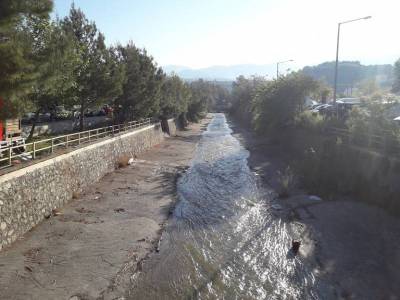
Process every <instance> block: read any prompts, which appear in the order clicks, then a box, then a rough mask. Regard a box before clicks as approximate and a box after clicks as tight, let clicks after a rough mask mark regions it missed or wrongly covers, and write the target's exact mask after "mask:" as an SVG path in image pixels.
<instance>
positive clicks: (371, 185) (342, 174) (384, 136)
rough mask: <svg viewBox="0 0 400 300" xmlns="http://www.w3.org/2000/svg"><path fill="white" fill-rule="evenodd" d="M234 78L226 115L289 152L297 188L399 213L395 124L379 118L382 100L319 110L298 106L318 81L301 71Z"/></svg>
mask: <svg viewBox="0 0 400 300" xmlns="http://www.w3.org/2000/svg"><path fill="white" fill-rule="evenodd" d="M239 79H240V80H239ZM239 79H238V80H237V81H236V83H235V84H234V86H233V91H232V106H231V111H230V113H231V116H232V117H233V118H235V119H236V120H239V121H240V122H241V123H242V124H243V123H244V124H250V127H251V128H252V129H253V130H255V132H256V133H257V134H258V135H259V136H260V137H261V138H263V137H265V138H267V139H268V140H270V141H271V142H272V143H273V144H275V145H276V144H279V147H281V148H282V153H283V152H285V153H289V154H290V162H288V163H289V165H290V169H291V170H293V172H294V173H295V174H296V177H299V179H300V180H299V181H300V184H301V187H302V188H305V189H306V190H307V191H308V192H310V193H312V194H317V195H320V196H323V197H324V198H326V199H333V198H336V196H339V195H340V196H343V195H344V196H349V197H351V198H353V199H357V200H359V201H362V202H366V203H369V204H374V205H377V206H380V207H382V208H384V209H386V210H388V211H389V212H390V213H394V214H400V202H399V201H397V197H396V195H398V194H399V192H400V186H399V185H398V184H397V182H399V174H400V159H399V158H398V157H396V155H397V153H400V147H399V140H400V139H399V137H400V132H399V131H400V128H399V127H398V126H396V124H394V123H393V122H392V121H391V120H389V119H387V118H385V115H384V111H385V109H386V108H385V107H384V105H383V104H376V103H367V104H365V106H364V107H362V108H355V109H353V110H352V111H349V112H348V115H346V116H345V117H343V118H338V117H336V116H326V115H325V116H324V115H319V114H313V113H312V112H311V111H307V110H306V108H305V107H304V99H305V97H307V96H308V95H312V94H313V93H314V94H315V93H317V90H318V84H317V83H316V82H314V81H312V80H311V79H310V78H306V77H305V76H304V75H302V74H299V73H293V74H290V75H288V76H285V77H283V78H279V79H277V80H273V81H267V80H265V79H258V81H255V79H249V80H246V79H243V78H239ZM332 129H337V130H338V131H340V132H344V133H345V135H342V134H337V132H332Z"/></svg>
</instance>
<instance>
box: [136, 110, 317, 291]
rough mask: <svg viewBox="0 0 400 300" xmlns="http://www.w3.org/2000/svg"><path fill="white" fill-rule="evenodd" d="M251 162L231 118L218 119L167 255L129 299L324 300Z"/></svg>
mask: <svg viewBox="0 0 400 300" xmlns="http://www.w3.org/2000/svg"><path fill="white" fill-rule="evenodd" d="M248 156H249V153H248V151H247V150H245V149H244V148H243V147H242V146H241V145H240V143H239V141H238V140H237V139H236V138H234V137H233V136H232V135H231V129H230V128H229V125H228V123H227V121H226V118H225V116H224V115H223V114H215V115H214V117H213V119H212V121H211V123H210V124H209V125H208V128H207V131H205V132H204V133H203V136H202V138H201V141H200V142H199V144H198V147H197V150H196V154H195V157H194V159H193V161H192V166H191V167H190V169H189V170H188V172H187V173H186V174H185V175H184V176H183V177H182V178H181V179H180V180H179V182H178V196H179V203H178V205H177V207H176V209H175V211H174V216H173V218H172V221H171V222H170V224H169V226H168V228H167V229H166V231H165V232H164V234H163V240H162V243H161V249H160V253H158V254H156V255H153V256H152V257H151V258H150V259H149V260H148V261H147V262H146V263H145V264H144V267H143V271H142V272H140V273H138V274H137V277H136V279H135V282H134V285H133V287H132V289H131V291H130V296H129V298H132V299H313V298H318V297H317V296H316V295H314V294H313V286H314V284H315V279H314V277H313V275H312V272H311V271H310V270H307V267H306V266H305V265H303V264H302V263H301V260H300V259H299V258H298V257H293V256H291V255H290V253H289V252H288V249H289V247H290V244H291V239H292V235H291V234H290V229H289V228H288V225H287V224H286V223H285V222H283V221H281V220H280V219H279V218H276V217H274V216H273V215H272V214H271V212H270V199H271V194H270V193H269V192H268V191H267V190H263V189H262V188H261V187H260V185H259V184H258V182H257V176H255V174H254V173H253V172H252V171H251V170H250V169H249V167H248V164H247V158H248Z"/></svg>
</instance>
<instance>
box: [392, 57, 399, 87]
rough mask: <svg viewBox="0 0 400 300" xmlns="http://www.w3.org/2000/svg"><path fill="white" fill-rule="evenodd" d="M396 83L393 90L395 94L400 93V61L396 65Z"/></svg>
mask: <svg viewBox="0 0 400 300" xmlns="http://www.w3.org/2000/svg"><path fill="white" fill-rule="evenodd" d="M393 73H394V82H393V87H392V90H393V92H395V93H398V92H400V59H398V60H397V61H396V62H395V64H394V71H393Z"/></svg>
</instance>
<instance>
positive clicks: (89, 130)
mask: <svg viewBox="0 0 400 300" xmlns="http://www.w3.org/2000/svg"><path fill="white" fill-rule="evenodd" d="M88 133H89V139H88V141H89V142H90V130H89V131H88Z"/></svg>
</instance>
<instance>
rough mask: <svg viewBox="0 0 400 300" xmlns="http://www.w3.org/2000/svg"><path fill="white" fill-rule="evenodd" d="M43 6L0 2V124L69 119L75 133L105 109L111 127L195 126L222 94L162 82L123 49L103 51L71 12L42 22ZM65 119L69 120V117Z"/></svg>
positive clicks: (202, 85) (97, 37)
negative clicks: (62, 111) (146, 123)
mask: <svg viewBox="0 0 400 300" xmlns="http://www.w3.org/2000/svg"><path fill="white" fill-rule="evenodd" d="M52 8H53V2H52V1H51V0H37V1H26V0H4V1H1V2H0V97H1V98H3V101H4V109H3V110H2V111H1V112H0V120H2V119H3V120H4V119H6V118H15V117H21V116H22V115H23V114H25V113H32V112H33V117H32V130H31V136H32V134H33V131H34V127H35V124H36V123H37V122H38V120H39V117H40V115H41V114H45V113H49V114H50V113H51V114H52V113H53V112H54V111H56V110H57V109H58V108H60V107H63V108H66V109H67V111H71V112H72V111H74V117H75V118H78V119H79V124H80V125H79V129H80V130H83V129H84V128H83V127H84V122H83V119H84V118H85V115H87V114H88V111H90V110H93V109H96V108H99V107H103V106H104V105H107V106H108V107H111V108H112V111H113V118H114V122H115V123H119V122H125V121H130V120H134V119H135V120H138V119H142V118H148V117H151V118H157V119H158V118H171V117H175V118H177V119H178V120H180V121H181V122H180V123H181V124H180V125H182V126H184V125H185V124H186V122H187V121H197V120H198V119H199V118H200V117H201V116H202V115H203V114H204V113H205V112H206V111H207V110H209V109H210V108H211V107H212V106H213V105H215V103H217V102H218V101H220V99H221V97H224V95H225V94H226V91H225V89H223V88H222V87H220V86H217V85H215V84H214V83H210V82H206V81H202V80H198V81H193V82H190V83H189V82H185V81H183V80H182V79H180V78H179V77H178V76H176V75H167V74H166V73H165V72H164V71H163V70H162V68H161V67H159V66H158V65H157V63H156V62H155V61H154V59H153V57H152V56H151V55H149V54H148V53H147V51H146V49H140V48H138V47H137V46H135V44H134V42H133V41H131V42H129V43H127V44H126V45H123V44H116V45H111V46H108V45H107V44H106V42H105V40H106V37H105V36H104V35H103V34H102V32H101V31H100V29H99V28H98V27H97V26H96V24H95V22H93V21H90V20H88V19H87V17H86V16H85V14H84V12H82V11H81V10H80V9H79V8H77V7H75V6H74V5H72V7H71V10H70V13H69V15H68V16H66V17H65V18H62V19H52V18H50V13H51V11H52ZM71 117H72V116H71Z"/></svg>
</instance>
